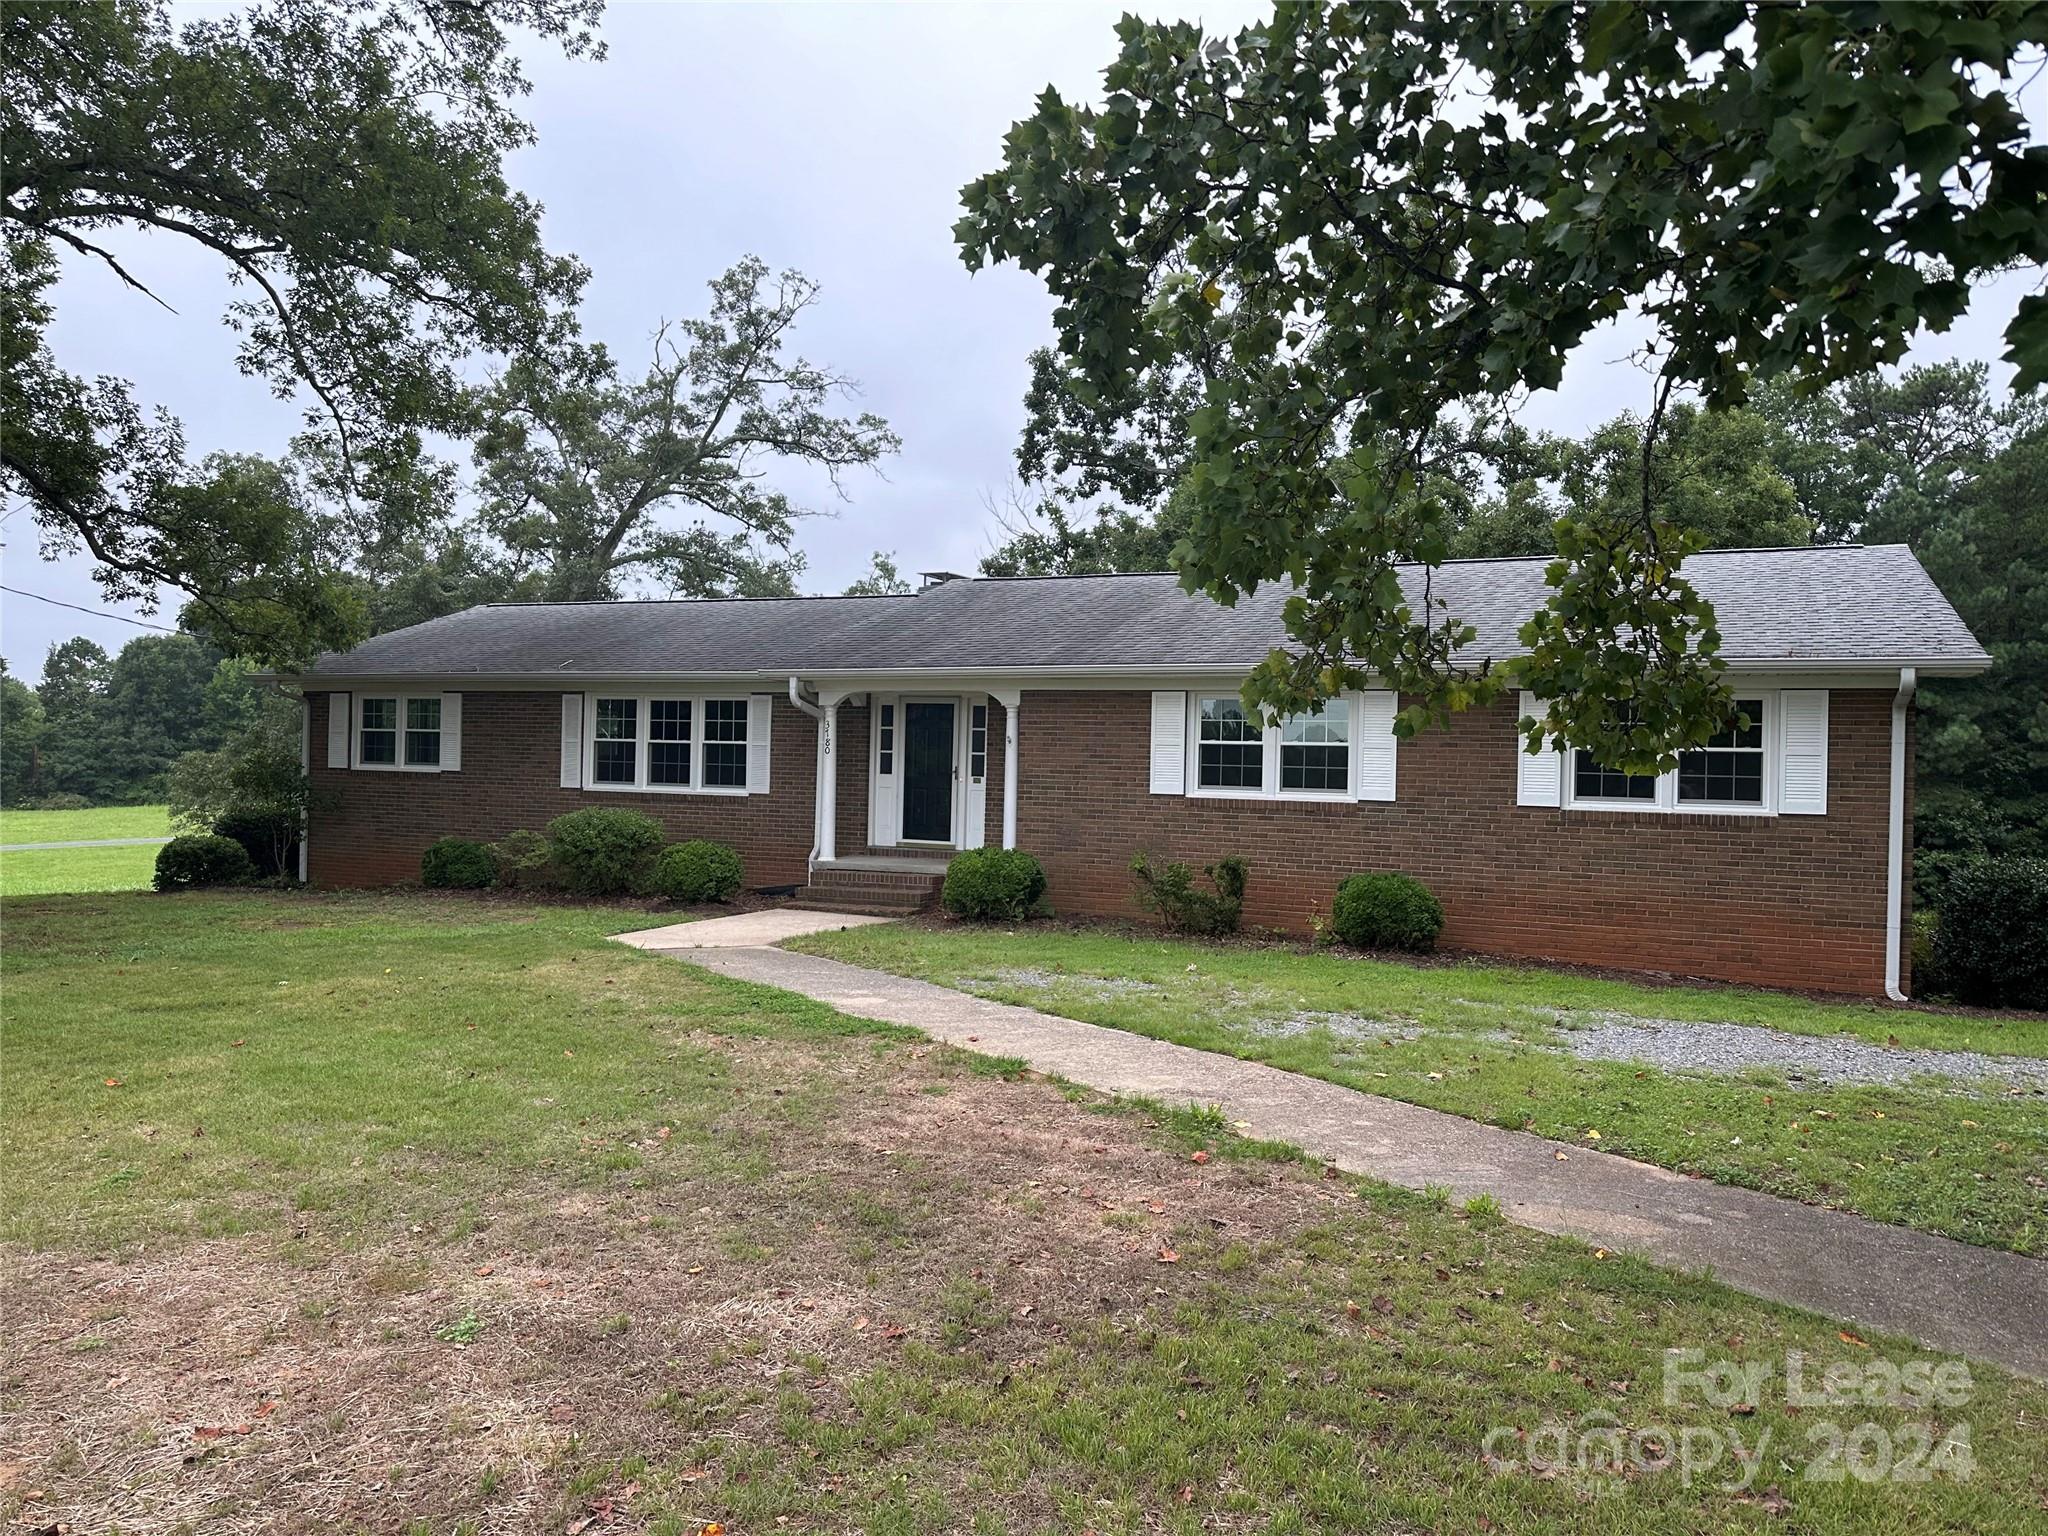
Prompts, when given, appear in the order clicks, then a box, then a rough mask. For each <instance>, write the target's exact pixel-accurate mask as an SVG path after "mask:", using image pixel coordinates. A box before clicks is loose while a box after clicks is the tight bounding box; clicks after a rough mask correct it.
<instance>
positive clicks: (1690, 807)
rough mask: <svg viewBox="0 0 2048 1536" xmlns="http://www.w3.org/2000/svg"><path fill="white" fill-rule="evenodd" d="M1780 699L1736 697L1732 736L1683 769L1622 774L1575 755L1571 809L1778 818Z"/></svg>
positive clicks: (1724, 735)
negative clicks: (1775, 756) (1774, 756)
mask: <svg viewBox="0 0 2048 1536" xmlns="http://www.w3.org/2000/svg"><path fill="white" fill-rule="evenodd" d="M1779 697H1780V695H1778V694H1775V693H1767V692H1759V693H1755V694H1750V695H1748V696H1746V697H1738V698H1737V699H1736V701H1735V709H1736V716H1735V718H1734V719H1732V720H1730V721H1729V722H1728V725H1727V727H1726V729H1724V730H1722V731H1719V732H1717V733H1716V734H1715V735H1713V736H1711V737H1709V738H1708V740H1707V743H1706V745H1705V746H1703V747H1695V748H1691V749H1688V750H1686V751H1683V752H1680V753H1679V754H1678V767H1677V768H1676V769H1674V770H1673V771H1671V772H1669V773H1661V774H1630V773H1623V772H1621V771H1620V770H1619V769H1616V768H1610V767H1608V766H1607V765H1606V764H1604V763H1602V762H1601V761H1600V760H1599V759H1598V758H1596V757H1595V756H1594V755H1593V754H1592V753H1591V752H1589V751H1587V750H1586V749H1585V748H1584V747H1574V748H1573V749H1572V753H1571V761H1570V771H1569V773H1568V774H1567V775H1566V788H1567V790H1568V791H1569V795H1568V799H1567V802H1566V803H1567V804H1568V805H1571V806H1575V807H1577V808H1579V809H1581V810H1589V811H1597V810H1631V811H1696V812H1697V811H1732V812H1745V811H1746V812H1759V811H1761V812H1766V813H1773V812H1775V811H1776V810H1777V809H1779V808H1778V807H1777V806H1776V805H1775V803H1774V802H1775V798H1776V795H1777V790H1776V788H1775V785H1774V779H1775V775H1774V774H1773V772H1772V769H1771V762H1770V757H1771V753H1772V751H1773V750H1774V748H1773V746H1772V743H1773V741H1774V740H1775V735H1776V731H1777V726H1776V722H1775V721H1774V720H1773V719H1772V718H1771V717H1772V714H1773V712H1774V711H1775V709H1776V707H1777V701H1778V699H1779ZM1823 718H1824V717H1823Z"/></svg>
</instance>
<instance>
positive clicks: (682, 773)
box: [590, 694, 767, 793]
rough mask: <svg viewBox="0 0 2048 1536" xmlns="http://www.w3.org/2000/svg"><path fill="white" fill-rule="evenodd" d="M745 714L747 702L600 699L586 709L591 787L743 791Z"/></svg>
mask: <svg viewBox="0 0 2048 1536" xmlns="http://www.w3.org/2000/svg"><path fill="white" fill-rule="evenodd" d="M749 713H750V706H749V701H748V700H746V699H715V698H702V697H697V696H692V697H688V698H678V697H675V696H672V695H669V696H663V695H637V696H628V695H613V694H598V695H597V696H596V697H595V698H594V699H593V700H592V701H591V710H590V721H591V723H590V784H591V786H592V787H593V788H598V789H649V790H664V791H668V792H671V793H675V792H680V791H690V790H728V791H729V790H738V791H741V792H744V791H745V790H746V787H747V746H748V740H749V726H750V721H749V719H748V716H749ZM761 729H763V730H766V729H767V723H766V722H765V721H764V722H762V725H761Z"/></svg>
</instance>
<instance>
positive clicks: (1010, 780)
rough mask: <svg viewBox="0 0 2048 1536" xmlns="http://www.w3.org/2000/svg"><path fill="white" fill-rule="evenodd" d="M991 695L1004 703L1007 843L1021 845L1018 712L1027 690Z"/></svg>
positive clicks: (1004, 774) (1009, 846)
mask: <svg viewBox="0 0 2048 1536" xmlns="http://www.w3.org/2000/svg"><path fill="white" fill-rule="evenodd" d="M989 697H991V698H993V699H994V700H995V701H996V702H997V703H998V704H1000V705H1002V706H1003V846H1004V847H1005V848H1014V847H1016V846H1017V715H1018V712H1019V708H1020V706H1021V705H1022V703H1023V699H1024V690H1023V689H1021V688H1011V689H1009V690H1007V691H1005V690H1003V689H997V688H991V689H990V690H989Z"/></svg>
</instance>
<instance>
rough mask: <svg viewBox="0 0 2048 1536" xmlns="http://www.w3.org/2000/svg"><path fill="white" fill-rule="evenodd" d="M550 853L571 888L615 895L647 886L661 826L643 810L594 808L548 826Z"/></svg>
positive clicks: (658, 844)
mask: <svg viewBox="0 0 2048 1536" xmlns="http://www.w3.org/2000/svg"><path fill="white" fill-rule="evenodd" d="M548 852H549V854H550V856H551V857H552V859H553V862H554V864H555V865H556V867H558V868H559V869H560V870H561V871H562V878H563V879H564V880H566V881H567V882H568V884H569V888H570V889H571V890H574V891H577V892H580V893H581V894H582V895H585V896H617V895H621V894H623V893H624V892H627V891H637V890H640V889H641V888H643V887H644V886H645V884H646V881H647V876H648V873H649V871H650V870H651V869H652V867H653V864H654V860H655V856H656V855H657V854H659V853H660V852H661V827H660V825H659V824H658V823H656V821H655V819H654V818H653V817H652V816H649V815H648V814H647V813H646V812H645V811H629V810H625V809H623V808H621V809H618V810H611V809H607V808H605V807H602V806H593V807H591V808H590V809H589V810H584V811H571V812H570V813H569V814H568V815H566V816H557V817H556V818H555V819H554V820H553V821H551V822H549V823H548Z"/></svg>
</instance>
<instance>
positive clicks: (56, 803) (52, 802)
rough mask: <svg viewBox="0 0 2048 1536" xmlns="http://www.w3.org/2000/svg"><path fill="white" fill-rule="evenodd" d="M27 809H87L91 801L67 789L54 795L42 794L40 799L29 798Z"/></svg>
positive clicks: (89, 807)
mask: <svg viewBox="0 0 2048 1536" xmlns="http://www.w3.org/2000/svg"><path fill="white" fill-rule="evenodd" d="M28 809H30V810H32V811H89V810H91V809H92V802H91V801H90V800H88V799H86V798H85V796H83V795H74V794H72V793H71V792H70V791H69V790H65V791H63V792H61V793H58V794H54V795H44V796H43V797H42V799H40V800H31V801H29V803H28Z"/></svg>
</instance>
